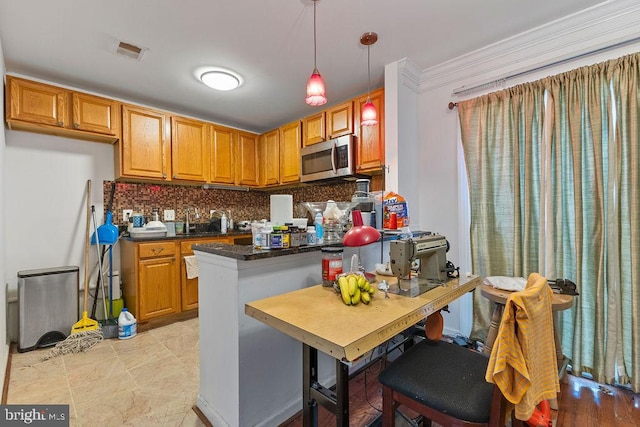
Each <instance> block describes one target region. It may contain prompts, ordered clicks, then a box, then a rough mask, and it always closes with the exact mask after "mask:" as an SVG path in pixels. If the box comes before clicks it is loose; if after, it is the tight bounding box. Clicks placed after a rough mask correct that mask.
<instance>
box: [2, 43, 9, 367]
mask: <svg viewBox="0 0 640 427" xmlns="http://www.w3.org/2000/svg"><path fill="white" fill-rule="evenodd" d="M0 75H2V83H3V85H4V76H5V68H4V55H3V53H2V41H1V40H0ZM2 93H3V94H4V91H2ZM1 98H2V99H1V101H2V102H0V117H2V118H3V122H4V95H3V96H2V97H1ZM5 152H6V150H5V134H4V126H3V127H2V129H0V165H2V172H0V283H1V284H2V285H3V286H2V290H3V291H2V292H0V378H4V374H5V369H6V367H7V357H8V355H9V340H8V339H7V328H6V325H7V293H6V285H4V283H5V281H4V277H5V274H6V273H5V254H6V252H7V249H6V248H7V247H8V245H7V243H6V242H7V240H6V239H5V221H4V216H5V215H4V212H5V206H6V203H5V188H4V184H5V182H6V179H5V176H4V172H3V171H4V166H5Z"/></svg>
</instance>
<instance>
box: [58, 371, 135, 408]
mask: <svg viewBox="0 0 640 427" xmlns="http://www.w3.org/2000/svg"><path fill="white" fill-rule="evenodd" d="M70 388H71V393H72V395H73V400H74V402H75V404H76V405H77V406H78V407H83V408H84V407H85V406H87V405H92V404H95V403H97V401H99V400H100V399H102V398H103V397H105V396H114V395H118V394H121V393H125V392H131V391H134V390H135V389H136V388H137V385H136V383H135V381H134V380H133V377H131V374H129V372H128V371H126V370H125V371H123V372H116V373H114V375H111V376H108V377H104V378H101V379H98V380H96V381H92V382H87V383H81V384H78V385H75V386H73V387H70Z"/></svg>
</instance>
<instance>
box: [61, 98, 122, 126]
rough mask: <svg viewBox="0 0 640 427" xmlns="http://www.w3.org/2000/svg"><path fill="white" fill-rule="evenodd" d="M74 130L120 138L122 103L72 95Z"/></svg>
mask: <svg viewBox="0 0 640 427" xmlns="http://www.w3.org/2000/svg"><path fill="white" fill-rule="evenodd" d="M71 99H72V105H73V108H72V110H73V112H72V116H73V128H74V129H77V130H84V131H87V132H95V133H102V134H105V135H112V136H119V134H120V103H119V102H118V101H114V100H112V99H106V98H101V97H99V96H93V95H87V94H85V93H78V92H73V93H72V94H71Z"/></svg>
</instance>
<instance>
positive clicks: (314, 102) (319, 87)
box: [305, 0, 327, 107]
mask: <svg viewBox="0 0 640 427" xmlns="http://www.w3.org/2000/svg"><path fill="white" fill-rule="evenodd" d="M312 1H313V72H312V73H311V77H309V81H308V82H307V98H306V99H305V102H306V103H307V104H309V105H311V106H314V107H316V106H318V105H322V104H326V103H327V97H326V96H325V86H324V80H322V76H321V75H320V72H319V71H318V67H316V3H317V2H318V0H312Z"/></svg>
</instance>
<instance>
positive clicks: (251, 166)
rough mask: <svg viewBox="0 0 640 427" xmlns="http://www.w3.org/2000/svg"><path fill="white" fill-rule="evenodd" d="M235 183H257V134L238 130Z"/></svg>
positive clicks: (254, 184) (251, 184)
mask: <svg viewBox="0 0 640 427" xmlns="http://www.w3.org/2000/svg"><path fill="white" fill-rule="evenodd" d="M236 184H238V185H250V186H257V185H258V135H255V134H252V133H249V132H243V131H239V132H238V143H237V144H236Z"/></svg>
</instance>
